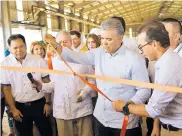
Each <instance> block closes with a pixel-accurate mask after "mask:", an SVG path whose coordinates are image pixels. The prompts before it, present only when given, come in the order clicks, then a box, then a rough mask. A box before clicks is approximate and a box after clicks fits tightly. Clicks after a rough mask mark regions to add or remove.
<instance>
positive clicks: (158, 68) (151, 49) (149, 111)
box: [112, 21, 182, 136]
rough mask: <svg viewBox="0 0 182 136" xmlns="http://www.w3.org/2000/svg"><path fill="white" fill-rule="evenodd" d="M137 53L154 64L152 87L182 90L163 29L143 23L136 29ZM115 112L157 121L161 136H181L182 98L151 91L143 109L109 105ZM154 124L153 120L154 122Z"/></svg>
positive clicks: (180, 67)
mask: <svg viewBox="0 0 182 136" xmlns="http://www.w3.org/2000/svg"><path fill="white" fill-rule="evenodd" d="M138 42H139V49H140V50H141V51H142V54H143V55H144V56H145V57H147V58H148V59H149V60H150V61H154V60H157V62H156V64H155V83H157V84H162V85H169V86H177V87H181V86H182V78H181V77H182V60H181V58H180V56H179V55H178V54H177V53H175V52H173V50H172V49H169V46H170V40H169V36H168V32H167V31H166V29H165V27H164V25H163V24H162V23H161V22H158V21H152V22H148V23H145V24H144V25H142V26H141V28H140V29H139V35H138ZM112 105H113V108H114V109H115V110H116V111H124V112H125V110H127V112H128V113H132V114H136V115H139V116H146V117H152V118H159V120H160V123H161V125H162V129H161V136H166V135H169V134H170V135H171V136H181V134H182V94H181V93H174V92H166V91H162V90H154V91H153V94H152V96H151V98H150V100H149V102H148V104H147V105H144V104H140V105H139V104H129V103H127V104H125V102H124V101H120V100H117V101H114V102H113V103H112ZM155 121H157V120H155ZM155 123H156V122H155Z"/></svg>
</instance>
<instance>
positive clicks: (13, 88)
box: [1, 17, 182, 136]
mask: <svg viewBox="0 0 182 136" xmlns="http://www.w3.org/2000/svg"><path fill="white" fill-rule="evenodd" d="M100 29H101V44H102V47H101V48H97V49H93V50H90V51H88V50H87V48H86V46H84V45H83V44H81V40H80V39H81V36H80V35H79V33H77V31H73V32H71V33H70V34H71V35H70V34H69V33H67V32H63V31H62V32H60V33H59V34H58V35H57V37H56V39H54V38H53V37H52V36H51V35H46V36H45V42H46V43H48V48H49V50H50V52H51V53H52V55H53V57H52V63H53V69H54V70H61V71H63V70H64V71H69V69H68V67H67V66H66V65H65V64H64V62H63V61H61V60H60V58H59V55H61V56H63V58H65V59H66V60H67V61H68V62H69V65H70V66H71V67H72V68H73V70H74V71H75V72H78V73H86V74H93V69H92V68H93V67H94V70H95V71H94V72H95V74H96V75H101V76H110V77H115V78H122V79H128V80H137V81H142V82H149V76H148V71H147V67H146V60H145V58H144V57H146V58H147V59H148V60H149V66H150V67H155V69H154V70H153V71H155V81H154V82H155V83H157V84H162V85H171V86H177V87H181V86H182V78H181V77H182V70H181V69H182V63H181V62H182V59H181V57H180V54H181V52H182V50H181V48H182V47H181V46H182V45H181V44H180V40H181V33H182V32H181V29H182V28H181V24H180V22H179V21H178V20H176V19H164V20H163V21H151V22H148V23H145V24H144V25H142V26H141V27H140V29H139V30H138V45H139V46H138V48H139V50H140V53H141V54H143V55H144V57H142V56H141V55H140V54H138V53H136V52H135V51H132V50H131V49H129V48H128V47H129V46H130V45H129V42H128V43H127V44H126V41H127V40H123V39H125V38H124V32H125V26H124V25H123V23H122V22H121V20H120V18H117V17H113V18H110V19H107V20H105V21H103V22H102V24H101V26H100ZM8 44H9V49H10V52H11V55H10V56H8V57H7V58H6V59H5V60H4V61H3V63H2V65H3V66H19V67H36V68H47V65H46V62H45V61H44V60H43V59H40V58H38V57H37V56H31V55H29V54H27V52H26V42H25V39H24V37H23V36H22V35H12V36H10V38H9V40H8ZM127 46H128V47H127ZM170 47H171V48H170ZM52 48H55V49H56V50H57V52H58V53H59V55H58V54H55V52H54V51H51V50H52ZM150 61H156V64H155V66H151V65H150ZM1 71H2V72H1V73H2V76H1V86H2V87H3V92H4V95H5V99H6V101H7V103H8V104H9V105H10V108H11V110H12V113H13V116H14V118H15V120H16V121H15V124H16V128H17V130H18V131H19V134H20V136H25V135H26V136H31V135H32V122H33V121H34V122H35V123H36V125H37V127H38V129H39V131H40V133H41V135H42V136H51V135H52V132H51V127H50V125H49V123H48V119H47V117H45V115H44V114H43V105H44V104H45V103H46V101H45V98H44V93H45V92H46V93H51V92H52V91H54V100H53V116H54V117H55V118H56V122H57V128H58V135H59V136H74V135H78V136H93V131H92V128H93V127H92V116H91V115H92V113H93V106H92V101H91V95H90V94H91V92H92V91H93V90H92V89H91V88H90V87H88V86H87V85H85V84H84V83H82V82H81V81H80V79H78V78H77V77H75V76H74V75H50V76H48V74H41V73H37V72H35V73H32V74H33V77H34V79H35V81H36V83H37V87H38V89H39V90H40V92H39V93H37V91H36V89H35V86H33V87H32V85H31V82H30V81H29V79H28V78H27V76H26V73H24V72H21V71H9V70H6V69H2V70H1ZM153 71H152V72H153ZM149 75H150V74H149ZM151 75H154V72H153V73H152V74H151ZM41 80H44V81H45V82H46V83H42V81H41ZM87 80H89V79H87ZM96 86H97V87H98V88H99V89H100V90H101V91H102V92H103V93H104V94H106V95H107V96H108V97H109V98H110V99H111V100H112V102H110V101H109V100H108V99H106V98H105V97H103V96H102V95H101V94H98V99H97V103H96V107H95V109H94V116H95V118H96V127H97V129H98V135H99V136H119V135H120V131H121V128H122V123H123V120H124V114H123V113H127V114H129V123H128V126H127V130H126V136H142V131H141V124H140V116H145V117H152V118H155V121H154V128H153V132H152V135H153V136H159V135H160V132H161V136H165V135H166V134H168V133H170V134H171V136H172V135H174V136H179V135H181V134H182V94H181V93H173V92H166V91H164V90H153V93H152V92H151V89H149V88H145V87H140V86H129V85H123V84H117V83H111V82H106V81H102V80H98V79H96ZM151 94H152V95H151ZM80 97H81V98H82V99H81V100H80V99H79V98H80ZM148 100H149V101H148ZM146 101H148V104H147V105H144V104H145V102H146ZM159 126H161V131H160V129H159V128H160V127H159Z"/></svg>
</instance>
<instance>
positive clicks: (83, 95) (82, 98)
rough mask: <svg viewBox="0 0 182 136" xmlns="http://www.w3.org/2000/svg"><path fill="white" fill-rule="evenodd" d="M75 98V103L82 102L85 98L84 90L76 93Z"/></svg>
mask: <svg viewBox="0 0 182 136" xmlns="http://www.w3.org/2000/svg"><path fill="white" fill-rule="evenodd" d="M77 96H78V97H77V102H82V101H83V100H84V99H85V98H86V96H87V92H86V91H85V90H84V89H80V90H79V91H78V92H77Z"/></svg>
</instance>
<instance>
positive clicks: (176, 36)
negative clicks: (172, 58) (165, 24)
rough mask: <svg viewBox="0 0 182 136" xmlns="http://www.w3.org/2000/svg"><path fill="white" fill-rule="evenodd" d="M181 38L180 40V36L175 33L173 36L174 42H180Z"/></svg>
mask: <svg viewBox="0 0 182 136" xmlns="http://www.w3.org/2000/svg"><path fill="white" fill-rule="evenodd" d="M181 38H182V35H180V33H176V34H175V36H174V39H175V41H180V39H181Z"/></svg>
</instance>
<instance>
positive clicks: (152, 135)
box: [151, 128, 160, 136]
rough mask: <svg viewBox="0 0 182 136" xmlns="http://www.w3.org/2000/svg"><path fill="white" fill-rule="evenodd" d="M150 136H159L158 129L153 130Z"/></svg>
mask: <svg viewBox="0 0 182 136" xmlns="http://www.w3.org/2000/svg"><path fill="white" fill-rule="evenodd" d="M151 136H160V129H159V128H153V130H152V134H151Z"/></svg>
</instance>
